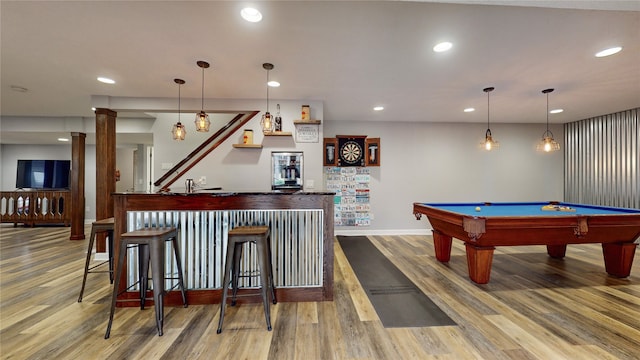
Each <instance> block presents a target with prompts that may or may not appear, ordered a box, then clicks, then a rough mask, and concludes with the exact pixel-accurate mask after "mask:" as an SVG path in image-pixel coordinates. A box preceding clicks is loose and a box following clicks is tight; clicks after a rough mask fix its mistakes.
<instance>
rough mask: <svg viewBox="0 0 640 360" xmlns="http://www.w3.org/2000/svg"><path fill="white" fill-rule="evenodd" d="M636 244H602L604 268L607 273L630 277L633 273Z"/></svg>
mask: <svg viewBox="0 0 640 360" xmlns="http://www.w3.org/2000/svg"><path fill="white" fill-rule="evenodd" d="M636 246H637V244H635V243H612V244H602V254H603V255H604V268H605V269H606V270H607V273H609V275H613V276H617V277H620V278H625V277H628V276H629V275H630V274H631V265H632V264H633V256H634V255H635V253H636Z"/></svg>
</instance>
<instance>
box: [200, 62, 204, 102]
mask: <svg viewBox="0 0 640 360" xmlns="http://www.w3.org/2000/svg"><path fill="white" fill-rule="evenodd" d="M200 109H201V110H202V112H204V67H202V103H201V105H200Z"/></svg>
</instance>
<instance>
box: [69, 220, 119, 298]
mask: <svg viewBox="0 0 640 360" xmlns="http://www.w3.org/2000/svg"><path fill="white" fill-rule="evenodd" d="M113 226H114V220H113V218H112V217H111V218H107V219H102V220H97V221H94V222H93V223H92V224H91V236H90V237H89V248H88V249H87V260H86V261H85V263H84V276H83V277H82V287H81V288H80V295H79V296H78V302H82V295H83V294H84V286H85V285H86V283H87V274H91V273H109V282H110V283H111V284H113ZM105 231H106V232H107V246H108V249H109V250H108V251H109V259H108V260H105V261H102V262H100V263H98V264H95V265H93V266H91V267H89V264H90V263H91V253H92V252H93V244H94V242H95V240H96V234H97V233H100V232H105ZM106 264H109V269H108V270H94V269H96V268H99V267H102V265H106Z"/></svg>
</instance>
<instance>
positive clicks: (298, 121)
mask: <svg viewBox="0 0 640 360" xmlns="http://www.w3.org/2000/svg"><path fill="white" fill-rule="evenodd" d="M293 123H294V124H295V125H298V124H307V125H320V124H321V123H322V120H293Z"/></svg>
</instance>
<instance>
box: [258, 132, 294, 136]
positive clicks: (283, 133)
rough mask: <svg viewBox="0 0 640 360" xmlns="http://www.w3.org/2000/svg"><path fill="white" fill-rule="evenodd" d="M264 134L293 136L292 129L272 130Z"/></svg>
mask: <svg viewBox="0 0 640 360" xmlns="http://www.w3.org/2000/svg"><path fill="white" fill-rule="evenodd" d="M263 134H264V136H291V132H290V131H270V132H265V133H263Z"/></svg>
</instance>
